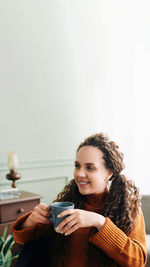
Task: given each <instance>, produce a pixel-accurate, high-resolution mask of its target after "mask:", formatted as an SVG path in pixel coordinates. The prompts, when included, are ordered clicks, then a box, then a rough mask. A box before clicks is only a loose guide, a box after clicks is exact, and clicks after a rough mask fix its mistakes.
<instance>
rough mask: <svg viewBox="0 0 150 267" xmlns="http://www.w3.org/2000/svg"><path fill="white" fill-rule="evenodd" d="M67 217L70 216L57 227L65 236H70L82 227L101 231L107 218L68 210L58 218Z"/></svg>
mask: <svg viewBox="0 0 150 267" xmlns="http://www.w3.org/2000/svg"><path fill="white" fill-rule="evenodd" d="M65 215H69V216H68V217H66V218H65V219H64V220H63V221H62V222H61V223H60V224H59V225H58V227H57V231H58V232H60V233H61V234H65V235H70V234H71V233H73V232H74V231H76V230H77V229H79V228H81V227H96V228H97V229H98V231H100V230H101V228H102V227H103V225H104V223H105V217H104V216H102V215H100V214H98V213H96V212H91V211H86V210H80V209H68V210H65V211H63V212H61V213H60V214H59V215H58V217H59V218H61V217H63V216H65Z"/></svg>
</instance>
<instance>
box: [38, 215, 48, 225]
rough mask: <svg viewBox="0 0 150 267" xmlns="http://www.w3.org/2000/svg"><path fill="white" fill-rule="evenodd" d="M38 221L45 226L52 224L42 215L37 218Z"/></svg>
mask: <svg viewBox="0 0 150 267" xmlns="http://www.w3.org/2000/svg"><path fill="white" fill-rule="evenodd" d="M37 221H38V222H39V223H43V224H49V223H50V222H49V220H48V218H47V217H45V216H42V215H40V214H39V215H38V216H37Z"/></svg>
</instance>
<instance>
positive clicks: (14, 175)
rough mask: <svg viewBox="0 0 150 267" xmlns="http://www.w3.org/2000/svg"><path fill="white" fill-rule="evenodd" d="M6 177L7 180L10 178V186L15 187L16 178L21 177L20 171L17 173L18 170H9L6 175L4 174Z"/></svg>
mask: <svg viewBox="0 0 150 267" xmlns="http://www.w3.org/2000/svg"><path fill="white" fill-rule="evenodd" d="M6 178H7V179H8V180H12V185H11V186H12V187H13V188H16V187H17V185H16V180H19V179H20V178H21V174H20V173H18V172H16V170H10V173H8V174H7V175H6Z"/></svg>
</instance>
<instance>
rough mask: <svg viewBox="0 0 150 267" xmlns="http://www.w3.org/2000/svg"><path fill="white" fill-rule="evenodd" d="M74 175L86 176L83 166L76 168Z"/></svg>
mask: <svg viewBox="0 0 150 267" xmlns="http://www.w3.org/2000/svg"><path fill="white" fill-rule="evenodd" d="M76 176H77V177H79V178H81V177H86V173H85V170H84V169H83V168H80V169H78V170H76Z"/></svg>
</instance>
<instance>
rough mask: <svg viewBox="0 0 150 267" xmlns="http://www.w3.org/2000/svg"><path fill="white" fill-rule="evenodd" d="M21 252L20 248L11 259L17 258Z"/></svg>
mask: <svg viewBox="0 0 150 267" xmlns="http://www.w3.org/2000/svg"><path fill="white" fill-rule="evenodd" d="M21 250H22V248H20V249H18V250H17V251H16V252H15V253H14V254H13V257H12V258H13V259H16V258H18V256H19V254H20V252H21Z"/></svg>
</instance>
